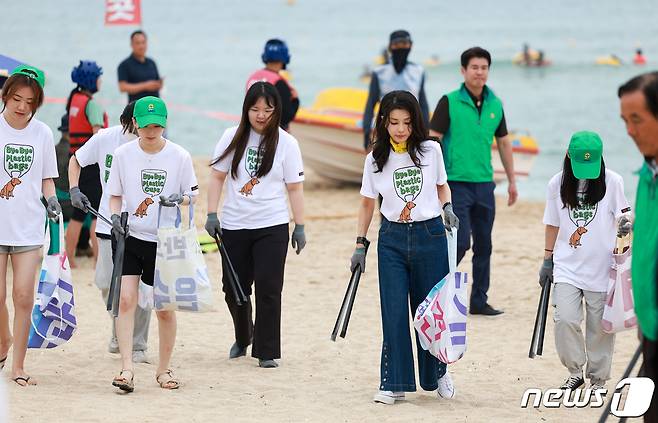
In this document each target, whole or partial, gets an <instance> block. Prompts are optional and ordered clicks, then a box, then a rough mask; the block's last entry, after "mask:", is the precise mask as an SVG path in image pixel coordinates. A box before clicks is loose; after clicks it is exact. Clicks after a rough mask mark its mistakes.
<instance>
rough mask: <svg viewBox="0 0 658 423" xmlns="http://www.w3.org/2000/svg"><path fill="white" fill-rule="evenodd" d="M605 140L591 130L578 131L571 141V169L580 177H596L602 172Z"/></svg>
mask: <svg viewBox="0 0 658 423" xmlns="http://www.w3.org/2000/svg"><path fill="white" fill-rule="evenodd" d="M602 155H603V142H602V141H601V137H599V134H597V133H595V132H591V131H580V132H576V133H575V134H573V135H572V136H571V141H569V157H570V158H571V169H572V170H573V174H574V176H575V177H576V178H578V179H596V178H598V177H599V175H600V174H601V156H602Z"/></svg>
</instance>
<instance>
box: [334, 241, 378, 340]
mask: <svg viewBox="0 0 658 423" xmlns="http://www.w3.org/2000/svg"><path fill="white" fill-rule="evenodd" d="M364 246H365V247H366V255H367V254H368V247H369V246H370V242H369V241H367V240H366V241H365V243H364ZM361 273H363V271H362V269H361V265H357V266H356V268H355V269H354V271H352V276H351V277H350V282H349V283H348V285H347V291H345V296H344V297H343V302H342V304H341V306H340V311H339V312H338V317H337V318H336V323H335V324H334V330H333V331H332V332H331V340H332V341H336V335H338V328H339V327H341V323H342V329H341V331H340V337H341V338H345V335H347V326H348V325H349V323H350V316H351V315H352V307H353V306H354V299H355V298H356V291H357V289H358V288H359V281H360V280H361Z"/></svg>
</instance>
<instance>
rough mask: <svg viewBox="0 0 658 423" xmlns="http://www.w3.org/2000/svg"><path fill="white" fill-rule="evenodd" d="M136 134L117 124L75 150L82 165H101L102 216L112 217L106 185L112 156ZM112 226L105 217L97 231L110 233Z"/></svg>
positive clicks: (99, 220)
mask: <svg viewBox="0 0 658 423" xmlns="http://www.w3.org/2000/svg"><path fill="white" fill-rule="evenodd" d="M135 138H137V136H136V135H134V134H132V133H130V132H127V133H125V134H124V133H123V126H121V125H116V126H112V127H109V128H104V129H101V130H99V131H98V132H97V133H96V134H94V135H93V136H92V137H91V138H89V140H88V141H87V142H86V143H85V144H84V145H83V146H82V147H80V148H79V149H78V151H76V152H75V158H76V159H77V160H78V163H79V164H80V166H81V167H85V166H90V165H93V164H96V163H98V166H99V167H100V173H99V176H100V180H101V186H102V187H103V196H102V197H101V203H100V206H99V207H98V213H100V215H101V216H104V217H106V218H108V219H109V218H110V215H111V214H112V213H111V212H110V194H108V192H107V189H105V186H106V185H107V181H108V180H109V179H110V168H111V167H112V158H113V154H114V150H116V149H117V148H118V147H119V146H121V145H123V144H125V143H127V142H129V141H132V140H134V139H135ZM111 230H112V227H111V226H110V225H108V224H107V223H105V221H104V220H103V219H98V220H97V221H96V233H99V234H104V235H110V233H111Z"/></svg>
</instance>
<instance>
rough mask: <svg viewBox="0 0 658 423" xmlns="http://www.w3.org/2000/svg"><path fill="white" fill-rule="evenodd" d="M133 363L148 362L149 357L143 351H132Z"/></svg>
mask: <svg viewBox="0 0 658 423" xmlns="http://www.w3.org/2000/svg"><path fill="white" fill-rule="evenodd" d="M133 363H146V364H150V362H149V358H148V357H147V356H146V353H145V352H144V351H133Z"/></svg>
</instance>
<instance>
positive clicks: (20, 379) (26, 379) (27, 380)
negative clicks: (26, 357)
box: [12, 376, 36, 387]
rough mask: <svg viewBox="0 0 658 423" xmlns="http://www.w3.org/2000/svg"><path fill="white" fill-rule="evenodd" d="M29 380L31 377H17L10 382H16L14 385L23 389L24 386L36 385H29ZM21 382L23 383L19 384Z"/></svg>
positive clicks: (32, 384)
mask: <svg viewBox="0 0 658 423" xmlns="http://www.w3.org/2000/svg"><path fill="white" fill-rule="evenodd" d="M30 379H32V377H31V376H28V377H23V376H18V377H15V378H13V379H12V380H13V381H14V382H16V385H18V386H23V387H25V386H34V385H36V383H30ZM19 381H20V382H19ZM21 382H23V383H21Z"/></svg>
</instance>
